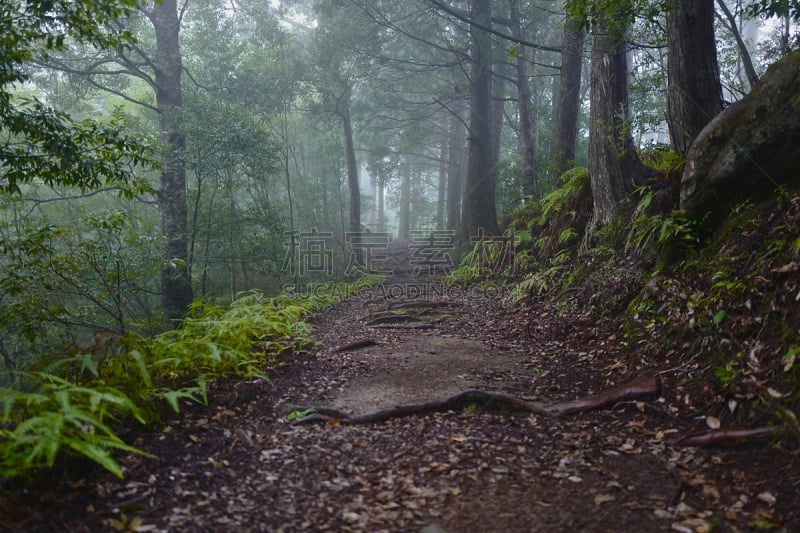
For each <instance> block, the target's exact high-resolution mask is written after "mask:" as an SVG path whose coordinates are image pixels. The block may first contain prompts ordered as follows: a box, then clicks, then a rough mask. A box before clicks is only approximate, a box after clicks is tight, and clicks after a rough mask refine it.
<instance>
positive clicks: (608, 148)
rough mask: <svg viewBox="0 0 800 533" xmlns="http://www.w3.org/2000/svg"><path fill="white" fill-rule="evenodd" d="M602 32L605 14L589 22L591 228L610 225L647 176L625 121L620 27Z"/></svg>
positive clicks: (625, 63)
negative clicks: (592, 29) (591, 42)
mask: <svg viewBox="0 0 800 533" xmlns="http://www.w3.org/2000/svg"><path fill="white" fill-rule="evenodd" d="M613 26H614V30H613V31H608V27H609V26H608V25H607V22H606V20H605V15H603V16H599V17H597V19H595V35H594V45H593V47H592V78H591V96H590V99H591V113H590V118H589V123H590V124H589V176H590V179H591V185H592V197H593V200H594V214H593V219H592V224H591V226H590V231H589V233H591V229H593V228H595V227H596V226H597V225H598V224H605V223H607V222H609V221H611V219H612V218H614V216H615V215H616V214H617V208H618V204H620V203H621V202H625V201H627V200H628V199H629V198H630V194H631V192H632V191H633V188H634V183H635V182H643V181H644V178H645V175H646V173H647V171H646V169H645V167H644V165H643V164H642V162H641V160H640V159H639V155H638V154H637V153H636V148H635V146H634V144H633V138H632V137H631V133H630V123H629V120H628V61H627V54H626V52H625V40H624V39H625V37H624V36H625V29H626V28H624V27H622V28H620V27H619V26H622V23H621V22H617V23H616V24H614V25H613Z"/></svg>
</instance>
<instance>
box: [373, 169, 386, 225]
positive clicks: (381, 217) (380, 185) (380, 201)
mask: <svg viewBox="0 0 800 533" xmlns="http://www.w3.org/2000/svg"><path fill="white" fill-rule="evenodd" d="M376 181H377V188H376V189H375V191H376V193H377V195H378V198H377V200H378V231H386V220H385V215H384V204H383V188H384V185H383V183H384V178H383V175H382V174H379V175H378V179H377V180H376Z"/></svg>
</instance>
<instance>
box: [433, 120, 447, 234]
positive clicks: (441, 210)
mask: <svg viewBox="0 0 800 533" xmlns="http://www.w3.org/2000/svg"><path fill="white" fill-rule="evenodd" d="M448 140H449V135H448V134H447V130H446V129H445V130H444V131H443V133H442V139H441V142H440V144H439V184H438V185H439V187H438V190H437V194H436V229H444V227H445V219H444V214H445V204H446V203H447V142H448Z"/></svg>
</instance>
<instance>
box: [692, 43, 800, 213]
mask: <svg viewBox="0 0 800 533" xmlns="http://www.w3.org/2000/svg"><path fill="white" fill-rule="evenodd" d="M797 184H800V52H795V53H793V54H791V55H789V56H787V57H785V58H784V59H782V60H780V61H778V62H777V63H775V64H774V65H772V66H771V67H770V68H769V69H768V70H767V72H766V73H765V74H764V76H763V78H761V81H759V82H758V83H757V84H756V86H755V87H754V88H753V90H752V91H750V94H748V95H747V96H745V97H744V98H742V99H741V100H740V101H738V102H736V103H735V104H733V105H731V106H730V107H729V108H727V109H726V110H724V111H723V112H722V113H720V114H719V115H717V116H716V117H715V118H714V119H713V120H712V121H711V122H709V123H708V125H707V126H706V127H705V128H703V131H701V132H700V134H699V135H698V136H697V139H695V141H694V143H693V144H692V147H691V149H690V150H689V153H688V155H687V156H686V167H685V169H684V172H683V176H682V178H681V204H680V205H681V209H684V210H685V211H686V213H687V214H688V215H689V216H690V217H693V218H701V217H703V216H705V215H706V214H708V215H709V216H710V222H711V223H716V222H719V221H721V220H722V219H724V218H725V216H726V215H727V214H728V213H729V212H730V209H731V207H732V206H734V205H735V204H737V203H740V202H742V201H743V200H745V199H748V198H749V199H753V200H754V201H757V200H760V199H764V198H766V197H768V196H769V195H770V194H772V193H773V191H774V190H775V188H776V187H778V186H779V185H786V186H789V187H791V186H793V185H797Z"/></svg>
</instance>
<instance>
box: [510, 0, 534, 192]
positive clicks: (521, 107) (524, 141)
mask: <svg viewBox="0 0 800 533" xmlns="http://www.w3.org/2000/svg"><path fill="white" fill-rule="evenodd" d="M510 21H511V35H512V36H513V37H515V38H517V39H522V37H523V35H522V26H521V23H520V10H519V0H511V15H510ZM532 55H533V58H534V59H535V57H536V49H535V48H534V49H533V51H532ZM516 56H517V61H516V67H517V106H518V110H517V113H518V114H519V151H520V172H519V173H520V179H521V180H522V190H523V192H524V194H525V196H527V197H530V198H533V197H534V196H535V195H536V138H535V130H534V126H533V117H532V115H531V87H530V82H529V79H528V78H529V76H528V61H527V59H526V58H525V49H524V48H521V47H520V48H518V49H517V54H516Z"/></svg>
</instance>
